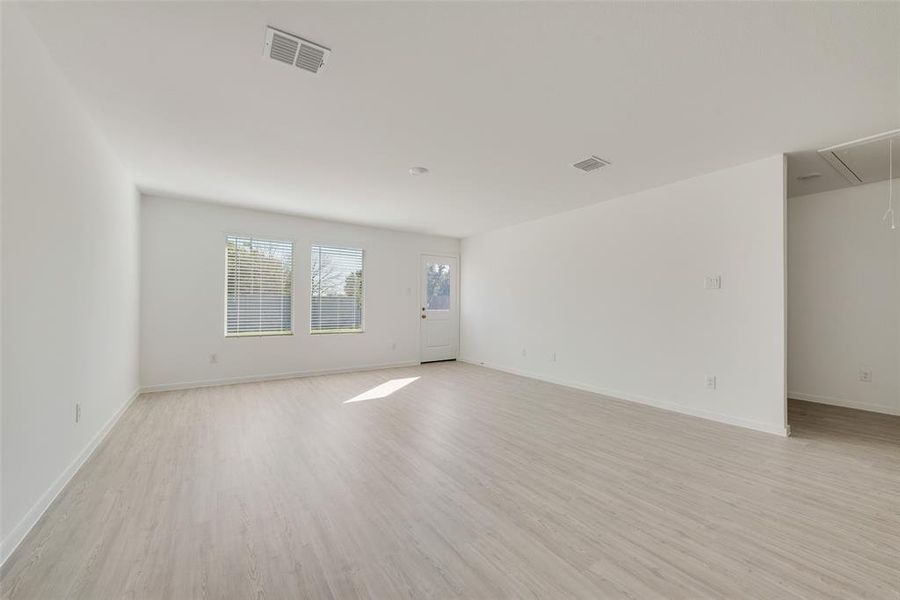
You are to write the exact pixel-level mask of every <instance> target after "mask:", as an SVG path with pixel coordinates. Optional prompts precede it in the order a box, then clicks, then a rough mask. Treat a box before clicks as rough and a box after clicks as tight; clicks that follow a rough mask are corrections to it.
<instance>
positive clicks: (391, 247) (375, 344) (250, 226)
mask: <svg viewBox="0 0 900 600" xmlns="http://www.w3.org/2000/svg"><path fill="white" fill-rule="evenodd" d="M141 227H142V245H141V248H142V249H141V256H142V284H141V290H142V302H141V306H142V311H141V382H142V385H143V386H144V388H145V389H163V388H167V387H184V386H191V385H203V384H207V383H213V382H233V381H241V380H250V379H257V378H262V377H266V376H281V375H291V374H305V373H317V372H323V371H334V370H348V369H361V368H370V367H380V366H389V365H398V364H410V363H416V362H418V361H419V320H420V317H419V304H418V303H419V296H418V281H419V279H418V275H419V254H420V253H437V254H441V253H444V254H452V255H458V254H459V240H457V239H453V238H445V237H436V236H426V235H417V234H412V233H402V232H397V231H390V230H386V229H375V228H371V227H359V226H354V225H345V224H340V223H332V222H327V221H316V220H311V219H303V218H299V217H293V216H287V215H282V214H275V213H267V212H261V211H254V210H245V209H239V208H231V207H225V206H219V205H215V204H208V203H201V202H191V201H185V200H175V199H167V198H159V197H146V196H145V197H144V198H143V201H142V211H141ZM227 233H239V234H247V235H253V236H257V237H260V238H272V239H279V240H291V241H293V242H294V303H295V304H294V335H292V336H275V337H272V336H270V337H245V338H225V337H224V334H223V327H224V325H223V323H224V294H225V235H226V234H227ZM314 242H319V243H335V244H345V245H348V246H354V247H360V248H363V249H364V251H365V255H364V261H365V262H364V268H365V282H364V288H365V291H364V294H365V304H364V320H365V332H364V333H356V334H326V335H310V334H309V268H310V267H309V247H310V245H311V244H312V243H314ZM395 345H396V346H395ZM210 354H217V355H218V362H217V363H216V364H211V363H210V360H209V355H210Z"/></svg>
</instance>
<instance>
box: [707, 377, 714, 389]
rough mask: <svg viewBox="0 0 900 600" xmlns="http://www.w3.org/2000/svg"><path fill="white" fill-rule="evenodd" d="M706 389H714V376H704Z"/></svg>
mask: <svg viewBox="0 0 900 600" xmlns="http://www.w3.org/2000/svg"><path fill="white" fill-rule="evenodd" d="M706 389H708V390H714V389H716V376H715V375H707V376H706Z"/></svg>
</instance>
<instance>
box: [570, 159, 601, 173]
mask: <svg viewBox="0 0 900 600" xmlns="http://www.w3.org/2000/svg"><path fill="white" fill-rule="evenodd" d="M608 164H609V161H608V160H604V159H602V158H600V157H599V156H591V157H590V158H586V159H584V160H582V161H580V162H577V163H575V164H574V165H572V166H573V167H575V168H576V169H581V170H582V171H596V170H597V169H599V168H600V167H605V166H606V165H608Z"/></svg>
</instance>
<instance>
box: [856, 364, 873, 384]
mask: <svg viewBox="0 0 900 600" xmlns="http://www.w3.org/2000/svg"><path fill="white" fill-rule="evenodd" d="M859 380H860V381H862V382H864V383H872V369H868V368H866V367H863V368H861V369H860V370H859Z"/></svg>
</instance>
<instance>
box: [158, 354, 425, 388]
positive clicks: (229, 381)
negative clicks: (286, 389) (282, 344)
mask: <svg viewBox="0 0 900 600" xmlns="http://www.w3.org/2000/svg"><path fill="white" fill-rule="evenodd" d="M418 364H419V363H418V361H416V362H410V361H407V362H397V363H384V364H378V365H360V366H355V367H341V368H339V369H324V370H318V371H291V372H290V373H268V374H265V375H245V376H241V377H225V378H222V379H206V380H201V381H182V382H178V383H160V384H154V385H148V386H144V387H143V388H141V393H142V394H146V393H150V392H172V391H177V390H190V389H194V388H203V387H213V386H217V385H234V384H236V383H254V382H257V381H276V380H278V379H295V378H298V377H316V376H317V375H337V374H340V373H357V372H359V371H378V370H379V369H398V368H400V367H414V366H418Z"/></svg>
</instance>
